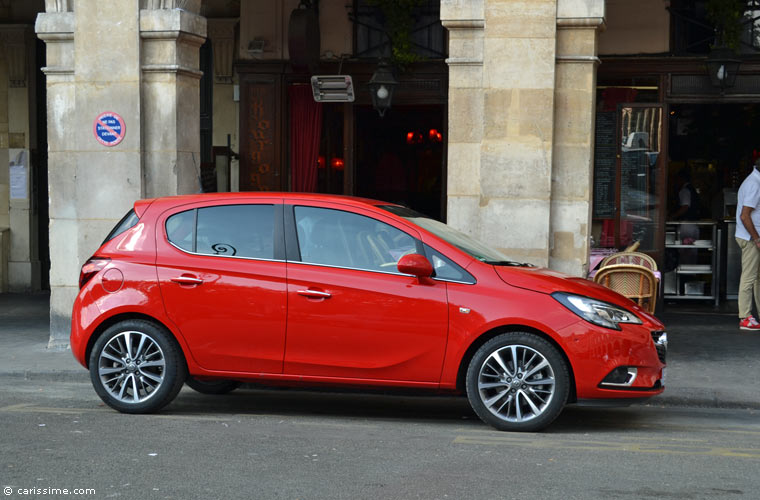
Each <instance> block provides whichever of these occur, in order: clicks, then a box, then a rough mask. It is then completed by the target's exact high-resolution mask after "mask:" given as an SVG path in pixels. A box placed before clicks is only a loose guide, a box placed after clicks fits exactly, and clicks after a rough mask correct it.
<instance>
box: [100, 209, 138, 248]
mask: <svg viewBox="0 0 760 500" xmlns="http://www.w3.org/2000/svg"><path fill="white" fill-rule="evenodd" d="M139 221H140V218H139V217H138V216H137V214H136V213H135V211H134V209H133V210H130V211H129V212H127V215H125V216H124V217H123V218H122V219H121V220H120V221H119V223H118V224H116V227H114V228H113V229H111V232H110V233H108V236H106V239H104V240H103V243H101V245H104V244H106V243H108V242H109V241H111V240H112V239H114V238H116V237H117V236H119V235H120V234H121V233H123V232H124V231H126V230H127V229H131V228H133V227H134V226H135V225H136V224H137V223H138V222H139Z"/></svg>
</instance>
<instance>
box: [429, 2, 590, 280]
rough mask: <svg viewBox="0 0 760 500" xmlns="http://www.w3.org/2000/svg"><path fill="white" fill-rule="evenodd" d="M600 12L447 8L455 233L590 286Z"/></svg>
mask: <svg viewBox="0 0 760 500" xmlns="http://www.w3.org/2000/svg"><path fill="white" fill-rule="evenodd" d="M603 17H604V2H603V0H473V1H465V0H443V1H442V2H441V20H442V22H443V24H444V26H445V27H446V28H447V29H448V31H449V59H447V63H448V64H449V73H450V74H449V82H450V83H449V113H448V116H449V150H448V222H449V224H451V225H453V226H454V227H457V228H459V229H461V230H464V231H466V232H468V233H469V234H472V235H473V236H475V237H476V238H478V239H480V240H483V241H486V242H488V243H489V244H491V245H492V246H495V247H497V248H499V249H501V250H502V251H503V252H504V253H505V254H506V255H508V256H509V257H510V258H512V259H514V260H518V261H525V262H530V263H532V264H536V265H540V266H550V267H553V268H556V269H559V270H562V271H565V272H568V273H570V274H575V275H585V272H586V268H587V262H588V230H589V227H590V216H591V189H590V186H591V179H592V171H591V165H592V152H593V125H594V123H593V117H594V114H593V110H594V105H595V103H594V95H595V82H596V80H595V75H596V63H597V62H598V60H597V59H596V37H597V29H598V27H599V26H600V25H602V21H603Z"/></svg>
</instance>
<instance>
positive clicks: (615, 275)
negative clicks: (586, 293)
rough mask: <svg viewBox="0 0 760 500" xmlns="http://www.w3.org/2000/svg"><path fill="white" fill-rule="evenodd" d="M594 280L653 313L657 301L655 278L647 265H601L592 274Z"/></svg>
mask: <svg viewBox="0 0 760 500" xmlns="http://www.w3.org/2000/svg"><path fill="white" fill-rule="evenodd" d="M594 281H595V282H596V283H599V284H600V285H602V286H605V287H607V288H609V289H610V290H614V291H616V292H617V293H619V294H620V295H623V296H624V297H628V298H629V299H631V300H633V301H634V302H636V303H637V304H638V305H640V306H641V307H643V308H644V309H646V310H647V311H649V312H651V313H653V312H654V306H655V305H656V303H657V280H656V279H655V276H654V273H653V272H652V271H651V270H650V269H649V268H647V267H644V266H636V265H629V264H616V265H611V266H607V267H603V268H601V269H600V270H599V272H597V273H596V275H595V276H594Z"/></svg>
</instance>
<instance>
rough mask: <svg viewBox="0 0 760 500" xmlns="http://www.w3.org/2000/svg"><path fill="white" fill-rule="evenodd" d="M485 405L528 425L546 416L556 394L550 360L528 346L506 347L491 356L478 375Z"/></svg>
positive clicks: (507, 417)
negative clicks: (546, 411) (527, 422)
mask: <svg viewBox="0 0 760 500" xmlns="http://www.w3.org/2000/svg"><path fill="white" fill-rule="evenodd" d="M478 392H479V395H480V399H481V401H482V402H483V405H484V406H485V407H486V408H487V409H488V411H490V412H491V413H492V414H493V415H495V416H496V417H498V418H500V419H502V420H504V421H507V422H515V423H520V422H526V421H529V420H532V419H534V418H536V417H538V416H540V415H541V414H543V413H544V411H545V410H546V408H547V407H548V406H549V404H550V403H551V401H552V398H553V397H554V394H555V376H554V370H552V367H551V364H550V363H549V361H548V360H547V359H546V358H545V357H544V356H543V355H542V354H541V353H540V352H538V351H537V350H535V349H533V348H531V347H528V346H526V345H520V344H513V345H507V346H504V347H502V348H500V349H497V350H495V351H493V352H492V353H491V354H490V355H488V356H487V357H486V359H485V361H484V362H483V364H482V365H481V367H480V371H479V373H478Z"/></svg>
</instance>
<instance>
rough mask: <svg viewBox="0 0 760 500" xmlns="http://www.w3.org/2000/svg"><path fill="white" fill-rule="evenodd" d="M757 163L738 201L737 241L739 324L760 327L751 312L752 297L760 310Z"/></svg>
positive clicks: (759, 174) (759, 178) (745, 327)
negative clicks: (740, 265)
mask: <svg viewBox="0 0 760 500" xmlns="http://www.w3.org/2000/svg"><path fill="white" fill-rule="evenodd" d="M759 164H760V160H758V161H756V162H755V166H754V167H753V168H752V173H750V174H749V175H748V176H747V178H746V179H744V182H742V185H741V186H740V187H739V194H738V196H737V203H736V243H738V244H739V248H741V249H742V274H741V278H740V280H739V320H740V321H739V328H740V329H742V330H760V323H758V321H757V319H755V317H754V316H753V315H752V297H753V295H754V297H755V304H757V309H758V311H760V276H759V275H760V234H759V233H760V231H758V228H760V210H758V208H760V171H759V170H758V165H759Z"/></svg>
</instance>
